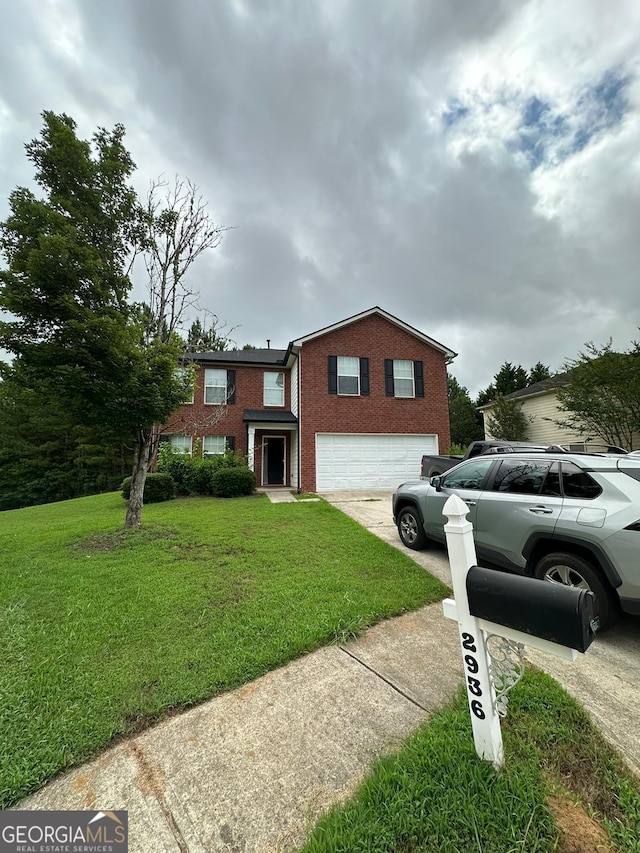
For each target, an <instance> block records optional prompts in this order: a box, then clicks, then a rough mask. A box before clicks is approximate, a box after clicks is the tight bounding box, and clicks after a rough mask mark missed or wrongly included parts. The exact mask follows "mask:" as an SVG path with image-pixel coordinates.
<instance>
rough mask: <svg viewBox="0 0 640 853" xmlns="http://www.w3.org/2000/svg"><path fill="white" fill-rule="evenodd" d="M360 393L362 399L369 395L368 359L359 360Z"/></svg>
mask: <svg viewBox="0 0 640 853" xmlns="http://www.w3.org/2000/svg"><path fill="white" fill-rule="evenodd" d="M360 393H361V394H362V396H363V397H366V396H368V394H369V359H368V358H361V359H360Z"/></svg>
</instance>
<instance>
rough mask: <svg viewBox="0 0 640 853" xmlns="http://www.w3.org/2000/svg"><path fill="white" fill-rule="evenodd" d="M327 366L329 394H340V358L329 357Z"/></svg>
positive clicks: (335, 356)
mask: <svg viewBox="0 0 640 853" xmlns="http://www.w3.org/2000/svg"><path fill="white" fill-rule="evenodd" d="M327 365H328V373H329V393H330V394H337V393H338V356H337V355H329V356H327Z"/></svg>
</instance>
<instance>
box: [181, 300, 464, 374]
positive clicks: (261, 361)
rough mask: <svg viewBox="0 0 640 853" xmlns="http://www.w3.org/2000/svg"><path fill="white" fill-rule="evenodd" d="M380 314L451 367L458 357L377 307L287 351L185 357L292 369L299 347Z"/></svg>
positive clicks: (220, 352)
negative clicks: (443, 358) (428, 347)
mask: <svg viewBox="0 0 640 853" xmlns="http://www.w3.org/2000/svg"><path fill="white" fill-rule="evenodd" d="M374 314H377V315H378V316H379V317H382V319H383V320H387V322H389V323H393V325H394V326H397V327H398V328H399V329H402V330H403V331H405V332H408V334H410V335H413V337H414V338H417V339H418V340H419V341H422V343H425V344H428V345H429V346H430V347H433V348H434V349H436V350H438V351H439V352H441V353H442V354H443V355H444V356H445V360H446V362H447V364H449V363H450V362H451V361H453V359H454V358H455V357H456V356H457V354H458V353H457V352H454V351H453V350H451V349H449V348H448V347H445V346H444V344H441V343H439V342H438V341H436V340H435V339H434V338H430V337H429V336H428V335H425V334H424V333H423V332H421V331H419V329H415V328H414V327H413V326H410V325H409V324H408V323H405V322H404V321H403V320H400V319H398V317H394V316H393V314H389V313H388V312H387V311H384V310H383V309H382V308H379V307H378V306H377V305H375V306H374V307H373V308H369V309H368V310H367V311H362V312H361V313H360V314H354V315H353V317H347V318H346V319H345V320H340V321H339V322H338V323H333V324H332V325H331V326H325V327H324V328H323V329H318V330H317V331H315V332H311V333H310V334H308V335H304V336H303V337H301V338H297V339H296V340H293V341H291V343H290V344H289V346H288V348H287V349H286V350H284V349H247V350H244V349H243V350H216V351H214V352H187V353H185V355H184V357H185V359H186V360H187V361H195V362H207V363H211V364H237V365H266V366H269V365H286V366H287V367H291V361H292V359H291V356H292V354H293V353H296V352H297V351H298V350H299V349H300V347H301V346H302V345H303V344H304V343H306V342H307V341H312V340H314V339H315V338H320V337H322V335H328V334H329V333H330V332H334V331H336V330H337V329H343V328H345V327H346V326H349V325H351V323H357V322H358V320H363V319H365V317H371V316H373V315H374Z"/></svg>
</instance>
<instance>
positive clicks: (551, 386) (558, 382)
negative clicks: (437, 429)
mask: <svg viewBox="0 0 640 853" xmlns="http://www.w3.org/2000/svg"><path fill="white" fill-rule="evenodd" d="M569 378H570V372H569V371H567V372H566V373H556V374H555V376H550V377H549V378H548V379H541V380H540V382H534V383H533V385H528V386H527V387H526V388H518V390H517V391H512V392H511V394H505V395H504V399H505V400H524V399H525V398H526V397H538V396H540V395H541V394H548V393H549V392H550V391H555V390H556V388H560V387H562V386H563V385H566V384H567V382H568V381H569ZM494 404H495V400H492V401H491V402H490V403H485V404H484V406H478V410H479V411H482V410H483V409H490V408H491V407H492V406H493V405H494Z"/></svg>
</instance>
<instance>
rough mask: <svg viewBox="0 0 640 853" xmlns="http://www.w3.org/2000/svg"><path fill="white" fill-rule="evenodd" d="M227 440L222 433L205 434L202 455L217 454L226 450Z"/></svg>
mask: <svg viewBox="0 0 640 853" xmlns="http://www.w3.org/2000/svg"><path fill="white" fill-rule="evenodd" d="M226 446H227V440H226V436H224V435H205V437H204V440H203V442H202V455H203V456H219V455H221V454H222V453H224V451H225V450H226Z"/></svg>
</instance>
